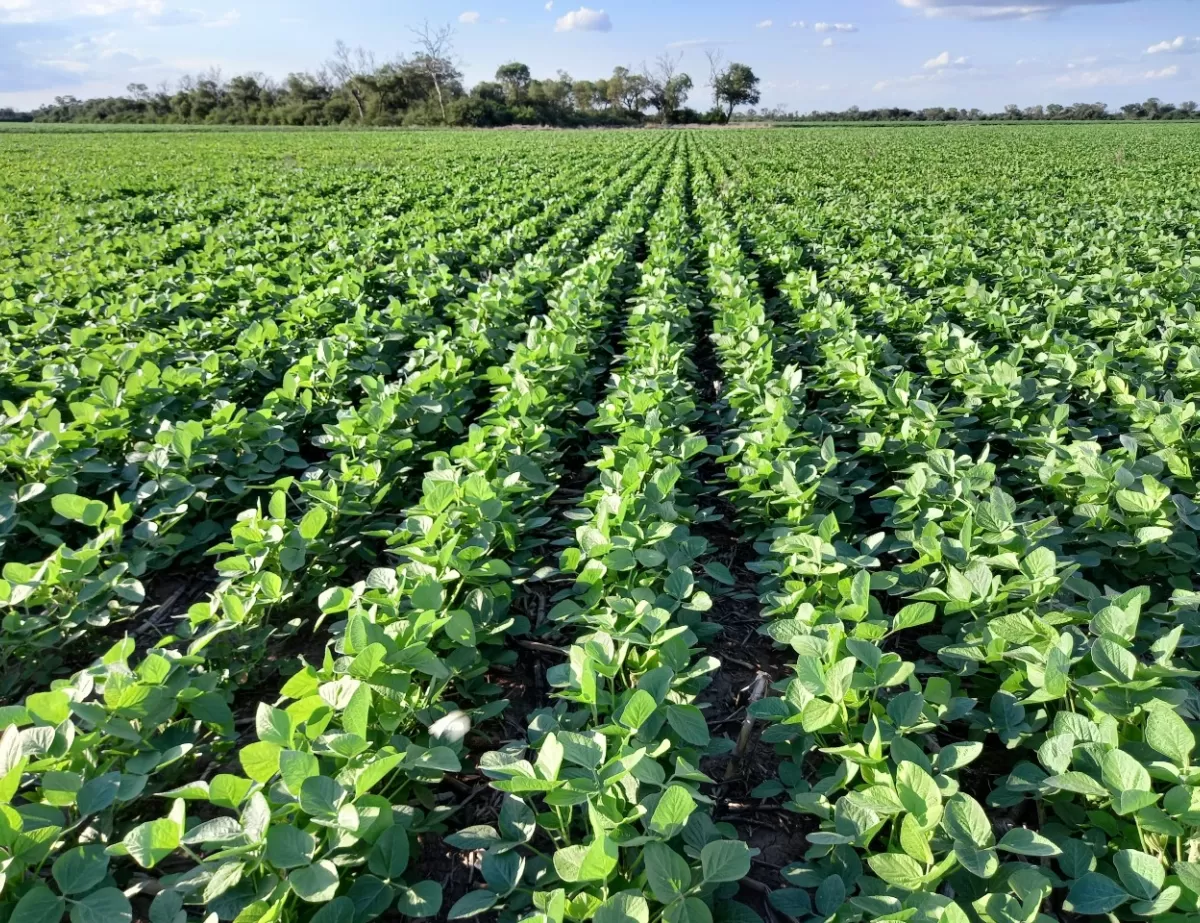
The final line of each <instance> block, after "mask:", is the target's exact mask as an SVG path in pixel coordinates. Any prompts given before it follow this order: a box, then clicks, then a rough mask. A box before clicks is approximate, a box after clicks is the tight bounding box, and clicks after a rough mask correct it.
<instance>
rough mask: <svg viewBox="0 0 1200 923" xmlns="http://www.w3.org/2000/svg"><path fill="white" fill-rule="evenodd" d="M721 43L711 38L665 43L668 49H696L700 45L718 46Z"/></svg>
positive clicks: (686, 39)
mask: <svg viewBox="0 0 1200 923" xmlns="http://www.w3.org/2000/svg"><path fill="white" fill-rule="evenodd" d="M720 44H722V43H721V42H718V41H714V40H713V39H711V38H685V39H682V40H680V41H678V42H667V47H668V48H697V47H699V46H700V45H720Z"/></svg>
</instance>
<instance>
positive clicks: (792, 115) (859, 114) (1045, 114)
mask: <svg viewBox="0 0 1200 923" xmlns="http://www.w3.org/2000/svg"><path fill="white" fill-rule="evenodd" d="M1198 117H1200V113H1198V112H1197V105H1196V103H1195V102H1193V101H1192V100H1187V101H1186V102H1182V103H1179V104H1178V105H1176V104H1175V103H1169V102H1163V101H1162V100H1160V99H1159V98H1158V97H1155V96H1152V97H1150V98H1149V99H1147V100H1146V101H1145V102H1140V103H1126V104H1125V105H1124V106H1121V107H1120V108H1119V109H1115V110H1113V109H1109V106H1108V103H1103V102H1100V103H1072V104H1071V105H1069V106H1064V105H1061V104H1059V103H1050V104H1049V105H1047V106H1042V105H1037V106H1026V107H1025V108H1022V107H1020V106H1018V105H1015V104H1010V105H1008V106H1005V107H1004V111H1002V112H984V111H983V110H981V109H959V108H957V107H955V106H949V107H946V106H930V107H928V108H925V109H906V108H903V107H896V106H892V107H884V108H878V109H860V108H859V107H858V106H851V107H850V108H849V109H843V110H840V111H838V110H828V111H816V110H814V111H812V112H806V113H800V112H790V111H786V110H783V109H763V110H761V111H760V110H755V109H750V110H748V111H746V112H744V113H739V114H738V118H743V119H769V120H771V121H775V122H1052V121H1085V122H1087V121H1101V120H1112V119H1120V120H1125V119H1149V120H1154V121H1157V120H1163V119H1194V118H1198Z"/></svg>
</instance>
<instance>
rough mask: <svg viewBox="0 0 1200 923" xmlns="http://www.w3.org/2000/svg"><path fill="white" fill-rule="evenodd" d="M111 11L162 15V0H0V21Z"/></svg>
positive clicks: (96, 14) (44, 19) (53, 18)
mask: <svg viewBox="0 0 1200 923" xmlns="http://www.w3.org/2000/svg"><path fill="white" fill-rule="evenodd" d="M114 13H136V14H138V15H139V16H145V17H155V16H161V15H162V13H163V0H0V23H36V22H54V21H56V20H63V19H89V18H99V17H103V16H112V15H113V14H114Z"/></svg>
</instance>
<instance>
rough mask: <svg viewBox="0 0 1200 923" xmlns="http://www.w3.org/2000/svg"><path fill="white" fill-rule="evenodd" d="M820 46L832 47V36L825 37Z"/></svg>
mask: <svg viewBox="0 0 1200 923" xmlns="http://www.w3.org/2000/svg"><path fill="white" fill-rule="evenodd" d="M821 47H822V48H832V47H833V39H832V38H827V39H825V41H823V42H821Z"/></svg>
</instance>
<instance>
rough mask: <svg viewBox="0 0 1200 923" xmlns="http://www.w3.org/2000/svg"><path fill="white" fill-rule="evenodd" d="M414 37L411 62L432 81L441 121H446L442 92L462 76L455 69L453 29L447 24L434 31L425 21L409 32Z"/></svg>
mask: <svg viewBox="0 0 1200 923" xmlns="http://www.w3.org/2000/svg"><path fill="white" fill-rule="evenodd" d="M411 31H412V33H413V35H415V36H416V45H417V48H418V49H419V52H418V54H417V55H416V56H415V57H414V58H413V60H412V62H411V63H413V64H414V65H416V66H417V67H418V68H419V69H420V70H421V71H423V72H424V73H425V74H426V75H427V76H428V77H429V79H430V80H431V81H433V91H434V93H435V94H436V95H437V101H438V108H439V109H440V110H441V113H442V121H443V122H445V121H446V99H445V94H444V93H443V90H444V89H445V86H446V84H448V83H450V82H451V81H454V80H460V79H462V74H461V73H460V72H459V70H458V68H457V67H455V65H454V61H453V59H452V57H451V56H452V55H453V54H454V27H453V26H451V25H450V24H449V23H447V24H446V25H444V26H440V27H438V28H436V29H434V28H432V27H430V25H429V21H428V20H426V21H425V22H423V23H422V24H421V26H420V27H419V28H414V29H412V30H411Z"/></svg>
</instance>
